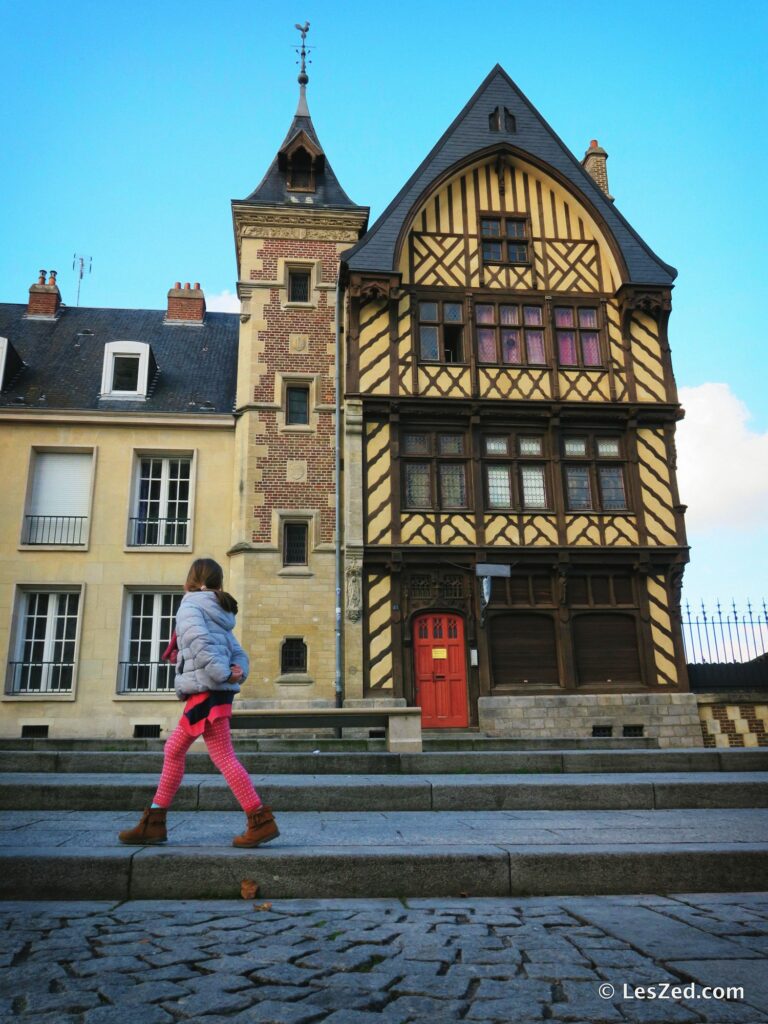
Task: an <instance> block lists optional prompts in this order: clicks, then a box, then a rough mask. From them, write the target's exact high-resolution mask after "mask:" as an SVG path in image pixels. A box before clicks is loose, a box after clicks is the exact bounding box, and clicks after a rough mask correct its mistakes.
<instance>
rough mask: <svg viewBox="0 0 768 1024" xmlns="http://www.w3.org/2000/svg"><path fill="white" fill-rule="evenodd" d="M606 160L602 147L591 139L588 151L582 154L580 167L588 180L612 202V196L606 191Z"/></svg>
mask: <svg viewBox="0 0 768 1024" xmlns="http://www.w3.org/2000/svg"><path fill="white" fill-rule="evenodd" d="M607 160H608V154H607V153H606V152H605V150H604V149H603V147H602V146H599V145H598V144H597V139H592V141H591V142H590V144H589V149H588V150H587V152H586V153H585V154H584V159H583V160H582V161H581V166H582V167H583V168H584V170H585V171H586V172H587V174H588V175H589V176H590V178H592V180H593V181H594V183H595V184H596V185H597V187H598V188H599V189H600V191H601V192H604V193H605V194H606V196H607V197H608V198H609V199H610V200H613V196H612V195H611V193H610V192H609V191H608V168H607V167H606V163H607Z"/></svg>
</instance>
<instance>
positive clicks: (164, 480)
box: [124, 448, 197, 552]
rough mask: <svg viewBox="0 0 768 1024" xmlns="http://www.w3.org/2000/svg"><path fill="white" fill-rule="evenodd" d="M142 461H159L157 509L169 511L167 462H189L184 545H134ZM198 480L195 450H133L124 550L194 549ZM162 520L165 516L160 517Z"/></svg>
mask: <svg viewBox="0 0 768 1024" xmlns="http://www.w3.org/2000/svg"><path fill="white" fill-rule="evenodd" d="M142 459H162V460H163V463H164V465H163V470H162V477H161V485H160V508H161V510H162V509H165V512H166V514H167V512H168V484H169V473H168V463H170V461H171V460H172V459H184V460H188V461H189V497H188V501H187V505H188V515H187V539H186V541H185V542H184V544H152V543H144V544H137V543H134V542H133V536H134V530H135V527H134V525H133V524H134V520H138V518H139V503H140V500H141V462H142ZM196 479H197V449H191V448H184V449H179V450H177V451H172V450H170V449H167V448H166V449H154V450H153V449H149V448H134V450H133V469H132V479H131V487H130V503H129V507H128V522H127V530H126V538H125V548H124V550H125V551H144V552H146V551H187V552H188V551H191V550H192V548H193V546H194V525H195V513H194V510H195V481H196ZM161 518H163V519H165V518H167V515H166V516H163V517H161Z"/></svg>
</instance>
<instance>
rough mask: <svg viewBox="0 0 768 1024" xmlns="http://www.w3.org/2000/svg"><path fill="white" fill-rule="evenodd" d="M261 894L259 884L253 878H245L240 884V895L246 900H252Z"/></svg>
mask: <svg viewBox="0 0 768 1024" xmlns="http://www.w3.org/2000/svg"><path fill="white" fill-rule="evenodd" d="M258 892H259V883H258V882H255V881H254V880H253V879H252V878H244V879H243V880H242V882H241V883H240V895H241V896H242V898H243V899H244V900H252V899H253V898H254V897H255V896H257V895H258Z"/></svg>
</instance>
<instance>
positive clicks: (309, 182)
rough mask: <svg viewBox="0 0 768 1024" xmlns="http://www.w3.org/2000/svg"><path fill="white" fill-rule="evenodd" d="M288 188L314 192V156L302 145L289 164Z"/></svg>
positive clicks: (296, 190)
mask: <svg viewBox="0 0 768 1024" xmlns="http://www.w3.org/2000/svg"><path fill="white" fill-rule="evenodd" d="M288 188H289V189H291V190H292V191H295V192H314V191H315V182H314V174H313V173H312V157H311V156H310V155H309V153H308V152H307V151H306V149H304V147H303V146H300V147H299V149H297V150H296V151H295V152H294V153H293V154H292V155H291V157H290V160H289V164H288Z"/></svg>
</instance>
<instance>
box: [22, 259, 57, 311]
mask: <svg viewBox="0 0 768 1024" xmlns="http://www.w3.org/2000/svg"><path fill="white" fill-rule="evenodd" d="M45 273H46V272H45V271H44V270H41V271H40V276H39V277H38V279H37V284H33V285H32V287H31V288H30V289H29V304H28V306H27V316H40V317H49V318H50V319H53V318H54V317H55V316H56V314H57V313H58V312H59V307H60V306H61V292H60V291H59V286H58V285H57V284H56V271H55V270H51V271H49V272H48V283H47V284H46V283H45Z"/></svg>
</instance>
